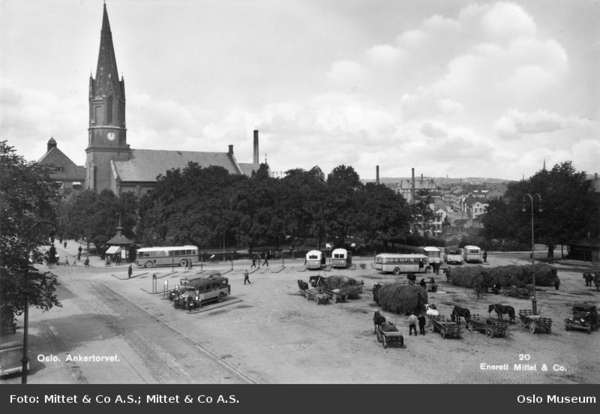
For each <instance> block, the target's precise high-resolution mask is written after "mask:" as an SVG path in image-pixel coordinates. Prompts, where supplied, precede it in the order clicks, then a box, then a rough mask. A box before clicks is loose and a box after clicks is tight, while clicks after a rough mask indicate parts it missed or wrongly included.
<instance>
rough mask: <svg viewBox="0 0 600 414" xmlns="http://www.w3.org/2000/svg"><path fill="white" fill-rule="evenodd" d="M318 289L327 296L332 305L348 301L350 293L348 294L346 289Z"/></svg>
mask: <svg viewBox="0 0 600 414" xmlns="http://www.w3.org/2000/svg"><path fill="white" fill-rule="evenodd" d="M317 289H318V291H319V293H321V294H323V295H327V298H328V299H329V300H330V301H331V302H332V303H337V302H346V299H347V298H348V292H346V290H345V289H326V288H324V287H319V288H317Z"/></svg>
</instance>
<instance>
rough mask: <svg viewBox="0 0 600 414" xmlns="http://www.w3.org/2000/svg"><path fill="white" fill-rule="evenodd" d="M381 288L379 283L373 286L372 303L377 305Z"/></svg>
mask: <svg viewBox="0 0 600 414" xmlns="http://www.w3.org/2000/svg"><path fill="white" fill-rule="evenodd" d="M380 287H381V284H380V283H377V284H375V285H373V301H374V302H375V303H377V304H378V305H379V295H378V292H379V288H380Z"/></svg>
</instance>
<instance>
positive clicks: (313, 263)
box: [305, 250, 325, 269]
mask: <svg viewBox="0 0 600 414" xmlns="http://www.w3.org/2000/svg"><path fill="white" fill-rule="evenodd" d="M305 263H306V268H307V269H321V266H322V265H324V264H325V255H324V254H323V252H322V251H320V250H311V251H310V252H308V253H306V262H305Z"/></svg>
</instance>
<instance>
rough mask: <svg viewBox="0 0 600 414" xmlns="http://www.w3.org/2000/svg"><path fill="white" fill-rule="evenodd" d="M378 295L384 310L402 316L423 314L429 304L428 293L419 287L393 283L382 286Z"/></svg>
mask: <svg viewBox="0 0 600 414" xmlns="http://www.w3.org/2000/svg"><path fill="white" fill-rule="evenodd" d="M377 295H378V300H379V306H381V308H382V309H383V310H387V311H391V312H396V313H399V314H401V315H404V314H406V313H408V312H412V311H415V312H422V311H424V310H425V304H426V303H427V292H426V291H425V289H423V288H422V287H421V286H418V285H405V284H404V283H391V284H387V285H383V286H381V287H380V288H379V291H378V292H377Z"/></svg>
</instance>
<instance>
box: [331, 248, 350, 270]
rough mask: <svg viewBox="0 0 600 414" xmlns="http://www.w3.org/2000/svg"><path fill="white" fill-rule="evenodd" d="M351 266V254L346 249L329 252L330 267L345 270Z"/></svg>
mask: <svg viewBox="0 0 600 414" xmlns="http://www.w3.org/2000/svg"><path fill="white" fill-rule="evenodd" d="M350 264H352V253H351V252H349V251H348V250H346V249H334V250H333V251H332V252H331V267H335V268H346V267H348V265H350Z"/></svg>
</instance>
